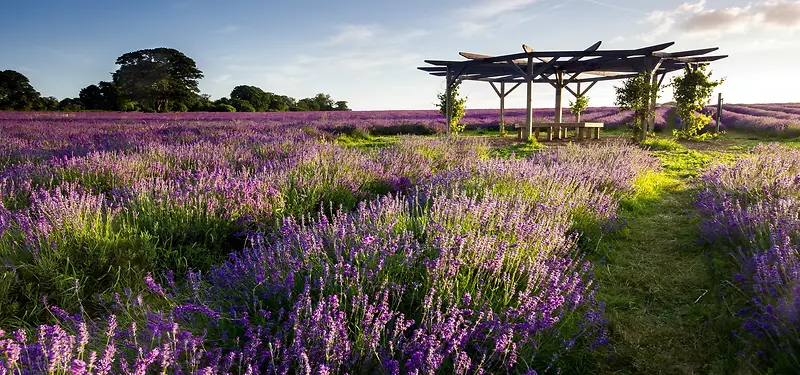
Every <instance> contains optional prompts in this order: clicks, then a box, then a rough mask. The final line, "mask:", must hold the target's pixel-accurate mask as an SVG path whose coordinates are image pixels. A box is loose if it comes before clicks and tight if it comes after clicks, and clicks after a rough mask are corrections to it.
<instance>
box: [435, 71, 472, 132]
mask: <svg viewBox="0 0 800 375" xmlns="http://www.w3.org/2000/svg"><path fill="white" fill-rule="evenodd" d="M459 86H461V81H457V82H456V83H454V84H453V89H452V90H451V95H452V100H451V101H452V110H453V117H452V118H451V119H450V124H448V126H449V127H450V130H452V131H453V132H454V133H456V134H458V133H461V132H463V131H464V125H462V124H460V122H461V119H462V118H463V117H464V115H466V114H467V107H466V103H467V98H462V97H460V96H459V94H458V88H459ZM436 97H437V98H438V99H439V103H437V104H436V107H437V108H439V113H441V114H442V115H444V116H447V94H446V92H445V93H439V94H438V95H437V96H436Z"/></svg>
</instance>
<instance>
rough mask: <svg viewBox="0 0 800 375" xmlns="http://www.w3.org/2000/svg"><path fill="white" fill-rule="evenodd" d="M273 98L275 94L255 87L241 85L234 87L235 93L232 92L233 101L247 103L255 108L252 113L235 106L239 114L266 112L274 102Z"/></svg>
mask: <svg viewBox="0 0 800 375" xmlns="http://www.w3.org/2000/svg"><path fill="white" fill-rule="evenodd" d="M272 96H273V94H271V93H268V92H264V90H262V89H260V88H258V87H255V86H246V85H240V86H236V87H234V88H233V91H231V99H238V100H242V101H246V102H248V103H249V104H250V105H251V106H252V107H253V110H252V111H247V110H242V109H239V107H236V106H235V105H234V107H236V109H237V110H238V111H239V112H266V111H268V110H269V107H270V103H271V102H272Z"/></svg>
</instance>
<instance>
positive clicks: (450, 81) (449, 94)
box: [445, 65, 453, 136]
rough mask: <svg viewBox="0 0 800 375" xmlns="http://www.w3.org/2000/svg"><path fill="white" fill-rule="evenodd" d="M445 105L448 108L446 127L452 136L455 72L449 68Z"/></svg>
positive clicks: (448, 133)
mask: <svg viewBox="0 0 800 375" xmlns="http://www.w3.org/2000/svg"><path fill="white" fill-rule="evenodd" d="M445 105H446V106H447V116H446V117H447V118H446V120H445V126H447V135H448V136H449V135H450V123H451V120H452V119H453V70H452V69H451V68H450V66H449V65H448V66H447V88H446V89H445Z"/></svg>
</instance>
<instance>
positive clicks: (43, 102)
mask: <svg viewBox="0 0 800 375" xmlns="http://www.w3.org/2000/svg"><path fill="white" fill-rule="evenodd" d="M33 109H34V110H37V111H57V110H58V99H56V98H55V97H52V96H47V97H43V98H39V100H37V101H36V105H35V106H34V107H33Z"/></svg>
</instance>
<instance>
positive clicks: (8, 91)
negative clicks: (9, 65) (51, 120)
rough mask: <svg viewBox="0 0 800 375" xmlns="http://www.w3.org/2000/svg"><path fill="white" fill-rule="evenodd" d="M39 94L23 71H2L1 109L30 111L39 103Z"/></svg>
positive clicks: (0, 81)
mask: <svg viewBox="0 0 800 375" xmlns="http://www.w3.org/2000/svg"><path fill="white" fill-rule="evenodd" d="M39 96H40V95H39V92H38V91H36V90H35V89H34V88H33V86H31V83H30V81H29V80H28V77H26V76H25V75H23V74H22V73H19V72H16V71H13V70H3V71H0V111H8V110H12V111H29V110H31V109H32V108H33V107H34V106H35V105H36V104H37V102H38V100H39Z"/></svg>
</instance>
